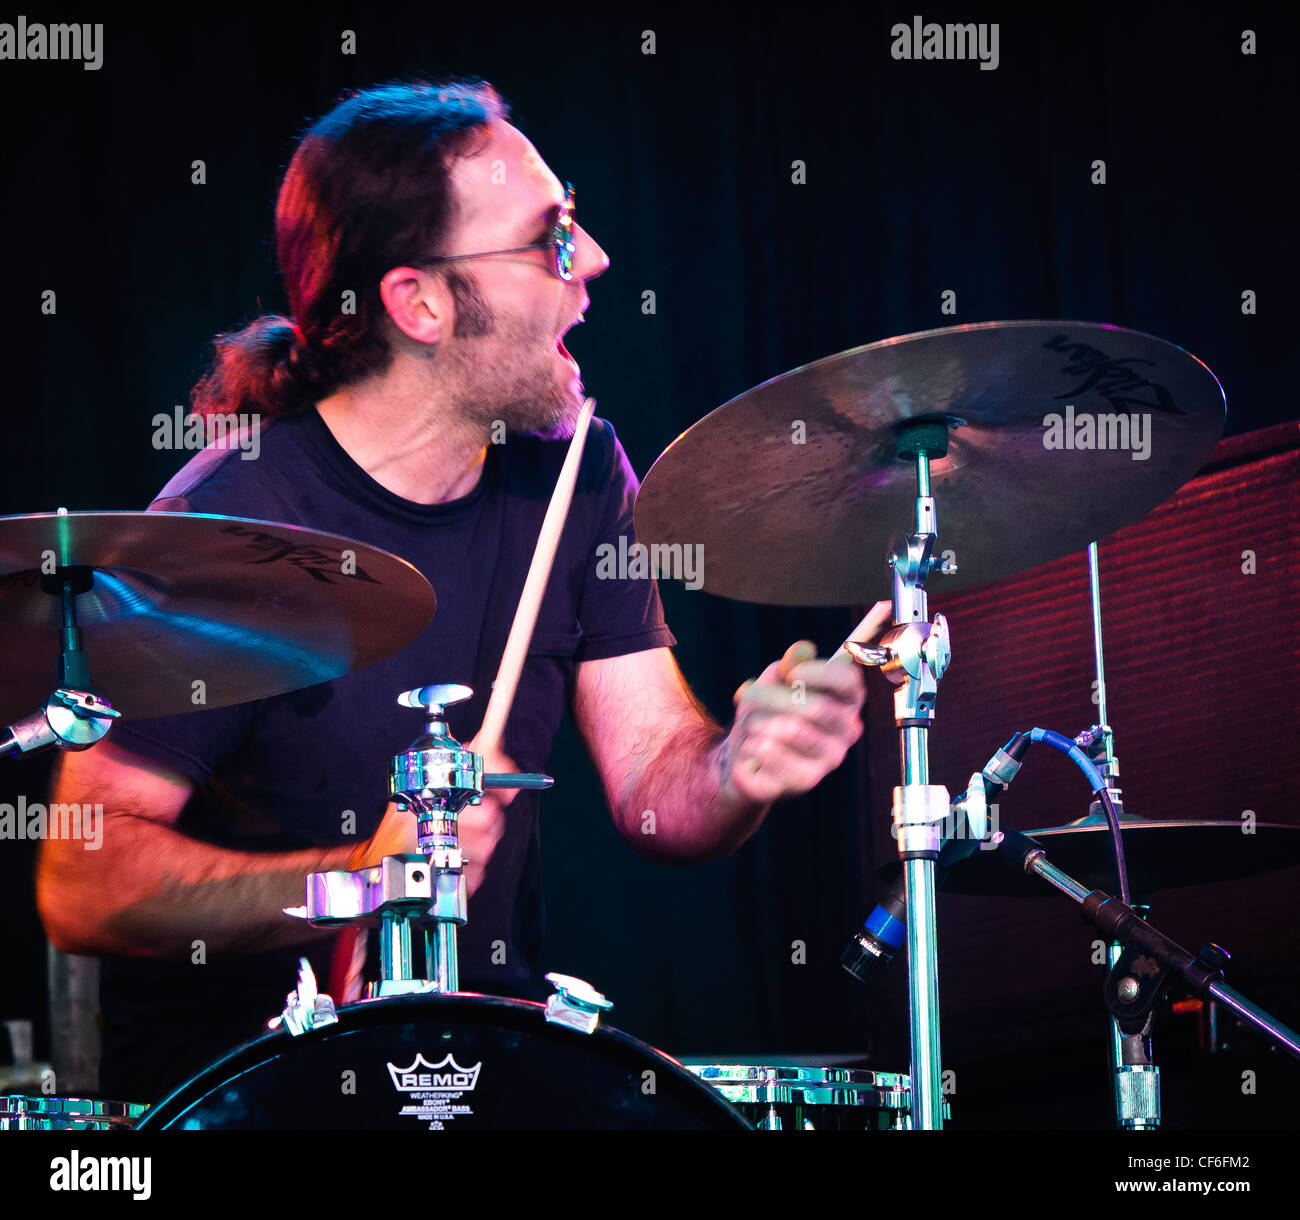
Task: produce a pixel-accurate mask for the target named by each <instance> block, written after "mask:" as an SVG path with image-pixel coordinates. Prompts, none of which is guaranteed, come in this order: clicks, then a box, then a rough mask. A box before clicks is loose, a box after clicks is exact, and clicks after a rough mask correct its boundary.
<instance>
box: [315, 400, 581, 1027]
mask: <svg viewBox="0 0 1300 1220" xmlns="http://www.w3.org/2000/svg"><path fill="white" fill-rule="evenodd" d="M595 410H596V400H595V399H594V398H588V399H587V401H586V402H584V403H583V404H582V410H581V411H580V412H579V413H578V423H577V426H576V428H575V429H574V433H573V439H572V440H571V441H570V442H569V452H568V453H566V454H565V455H564V465H563V466H561V467H560V477H559V478H558V479H557V480H556V481H555V490H554V491H553V492H551V502H550V504H548V505H547V506H546V516H545V517H543V518H542V528H541V530H540V532H539V533H538V535H537V547H536V549H535V550H534V551H533V559H532V562H531V563H530V564H529V565H528V575H527V577H526V578H525V579H524V591H523V592H522V593H521V594H520V595H519V605H518V607H517V608H516V610H515V621H514V622H513V623H511V625H510V634H509V635H508V636H507V637H506V649H505V652H504V653H503V654H502V656H501V666H500V668H499V669H498V670H497V680H496V681H495V682H493V683H492V695H491V698H489V700H488V706H487V711H486V712H485V713H484V714H483V724H482V726H481V727H480V728H479V731H478V735H477V737H476V739H475V742H474V744H475V745H476V746H477V747H478V750H477V751H476V752H477V753H479V754H488V753H489V752H496V751H498V750H499V749H500V746H501V737H502V734H503V733H504V732H505V727H506V719H507V718H508V717H509V715H510V705H511V704H512V703H514V701H515V691H516V689H517V688H518V686H519V675H520V674H521V673H522V672H523V668H524V659H525V658H526V657H527V655H528V645H529V643H530V642H531V640H532V638H533V628H534V627H535V626H536V625H537V613H538V611H539V610H540V609H541V607H542V595H543V594H544V593H545V592H546V584H547V581H548V580H549V579H550V576H551V565H552V564H553V563H554V562H555V552H556V549H557V548H558V547H559V544H560V534H561V533H562V532H563V530H564V522H565V520H566V519H567V517H568V515H569V505H570V503H572V501H573V489H574V487H575V486H576V484H577V482H578V465H579V463H580V462H581V461H582V447H583V446H584V445H585V444H586V443H587V429H588V426H589V425H590V424H591V417H592V415H593V414H594V413H595ZM365 961H366V938H365V936H364V935H363V934H362V931H361V929H360V928H344V929H343V931H342V932H341V933H340V934H339V938H338V940H337V941H336V942H335V945H334V954H333V959H332V962H331V965H330V972H329V980H330V984H329V985H330V994H332V995H333V996H335V997H336V1001H335V1002H336V1003H339V1004H350V1003H351V1002H352V1001H353V1000H357V999H360V997H361V988H362V972H363V970H364V968H365Z"/></svg>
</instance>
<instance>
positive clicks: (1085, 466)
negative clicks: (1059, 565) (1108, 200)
mask: <svg viewBox="0 0 1300 1220" xmlns="http://www.w3.org/2000/svg"><path fill="white" fill-rule="evenodd" d="M1051 417H1058V418H1059V424H1057V423H1056V422H1055V420H1053V419H1052V418H1051ZM1102 417H1104V418H1102ZM926 419H936V420H944V421H947V422H948V424H949V447H948V453H947V456H945V457H942V458H938V459H935V460H933V461H932V464H931V465H932V470H931V484H932V494H933V495H934V496H935V498H936V501H937V507H938V522H939V524H938V550H939V551H940V552H943V551H951V552H953V557H954V558H955V562H956V564H957V568H958V571H957V572H956V573H955V574H954V575H951V576H935V577H933V579H932V580H931V581H930V587H931V588H935V589H937V590H938V591H943V590H946V589H954V590H955V589H959V588H966V587H969V586H971V585H975V584H980V583H983V582H985V581H989V580H995V579H997V578H998V577H1001V576H1006V575H1008V574H1010V573H1013V572H1018V571H1022V570H1024V569H1026V568H1030V567H1034V566H1036V565H1038V564H1041V563H1046V562H1048V561H1049V560H1053V559H1057V558H1060V557H1061V556H1062V555H1068V554H1071V553H1073V552H1076V551H1081V550H1083V549H1084V548H1086V547H1087V545H1088V544H1089V543H1090V542H1093V541H1096V540H1098V539H1100V538H1104V537H1105V536H1106V535H1108V534H1110V533H1113V532H1114V531H1115V530H1117V529H1119V528H1120V527H1121V526H1123V525H1127V524H1128V523H1130V522H1132V521H1136V520H1137V519H1138V518H1139V517H1141V516H1143V514H1145V513H1147V512H1148V511H1149V510H1151V509H1152V508H1154V507H1155V506H1156V505H1157V504H1159V503H1161V502H1162V501H1163V500H1165V499H1167V498H1168V497H1169V496H1170V495H1172V494H1173V493H1174V492H1175V491H1176V490H1177V489H1178V488H1179V487H1181V486H1182V485H1183V484H1184V483H1185V482H1186V481H1187V480H1188V479H1190V478H1191V477H1192V476H1193V475H1194V474H1195V473H1196V471H1197V469H1198V468H1199V467H1200V466H1201V465H1202V464H1203V463H1204V462H1205V461H1206V459H1207V458H1208V457H1209V456H1210V452H1211V450H1212V449H1213V448H1214V445H1215V442H1216V441H1217V440H1218V438H1219V435H1220V433H1221V432H1222V430H1223V421H1224V396H1223V391H1222V389H1221V388H1220V386H1219V383H1218V381H1217V380H1216V379H1215V377H1214V374H1213V373H1211V372H1210V370H1209V369H1208V368H1206V367H1205V365H1204V364H1202V363H1201V361H1199V360H1198V359H1196V358H1195V357H1194V356H1192V355H1189V354H1188V353H1187V352H1185V351H1184V350H1183V349H1182V348H1180V347H1176V346H1175V345H1174V344H1172V343H1168V342H1166V341H1165V340H1163V339H1157V338H1154V337H1152V336H1150V335H1144V334H1139V333H1138V332H1136V331H1131V330H1124V329H1122V328H1121V327H1117V326H1105V325H1099V324H1096V323H1089V322H1052V321H1030V322H983V323H978V324H975V325H971V326H956V327H949V328H945V329H942V330H931V331H924V332H922V333H920V334H915V335H903V336H902V337H900V338H895V339H885V340H883V341H881V342H879V343H872V344H868V345H867V346H866V347H859V348H854V349H853V350H851V351H846V352H841V353H839V354H838V355H835V356H828V357H827V358H826V359H824V360H819V361H817V362H816V363H814V364H810V365H806V366H805V367H803V368H799V369H795V370H794V371H793V372H789V373H785V374H783V375H782V376H779V377H775V378H773V379H772V380H771V381H766V382H764V383H763V384H762V385H759V386H756V387H755V388H753V389H752V390H749V391H747V392H746V393H744V394H741V395H740V396H739V397H738V398H733V399H732V400H731V401H730V402H728V403H726V404H725V405H724V406H721V407H719V408H718V409H717V410H716V411H713V412H712V413H711V414H710V415H708V416H706V417H705V418H704V419H702V420H701V421H700V422H699V423H697V424H695V425H694V426H693V427H691V428H689V429H687V431H686V432H684V433H683V434H682V435H681V436H679V437H678V438H677V440H675V441H674V442H673V443H672V444H671V445H670V446H669V447H668V449H667V450H666V451H665V452H664V453H663V454H662V455H661V456H660V458H659V460H658V461H657V462H655V464H654V466H653V467H651V469H650V472H649V474H648V475H647V476H646V478H645V482H644V483H643V485H642V487H641V492H640V494H639V495H638V497H637V501H636V512H635V522H636V534H637V540H638V541H639V542H641V543H643V544H645V545H647V546H653V545H654V544H669V545H671V544H682V545H684V546H692V547H695V546H698V547H700V548H701V549H700V550H699V551H696V552H693V554H695V555H698V556H699V559H700V560H701V561H702V562H701V564H700V566H701V567H702V580H703V587H704V588H705V589H707V590H708V591H709V592H711V593H716V594H720V595H721V596H724V597H731V598H737V599H739V600H741V601H752V602H769V603H774V604H777V605H803V606H822V605H825V606H833V605H859V604H863V603H870V602H873V601H875V600H876V599H877V598H878V597H880V596H882V593H883V591H887V589H888V583H887V573H886V568H885V556H886V553H887V551H888V548H889V543H890V540H891V537H892V536H893V534H894V533H895V532H896V531H898V532H902V533H908V532H910V531H911V529H912V525H913V521H914V517H915V511H914V502H915V497H916V494H917V485H916V470H915V465H914V462H912V461H910V460H909V461H904V460H900V459H899V458H898V457H896V456H895V441H896V438H897V436H898V433H899V430H900V429H901V428H902V427H903V426H904V425H905V424H907V423H909V422H916V421H919V420H926ZM1099 441H1100V442H1101V443H1105V444H1110V445H1116V446H1118V445H1119V444H1120V443H1121V442H1122V443H1124V444H1125V445H1126V446H1127V447H1125V448H1118V447H1111V448H1097V447H1095V446H1096V445H1097V444H1098V443H1099ZM1057 443H1059V444H1060V445H1061V446H1066V447H1060V448H1053V447H1049V445H1055V444H1057ZM1084 445H1092V446H1094V447H1092V448H1084V447H1082V446H1084ZM662 554H664V555H665V556H667V555H668V554H669V553H668V552H663V553H662ZM652 557H653V552H652ZM659 566H660V570H661V571H663V570H664V567H665V565H664V564H660V565H659ZM665 574H666V575H671V574H672V573H671V571H666V572H665ZM698 578H699V577H698V576H697V577H695V578H694V579H698ZM695 587H698V586H695Z"/></svg>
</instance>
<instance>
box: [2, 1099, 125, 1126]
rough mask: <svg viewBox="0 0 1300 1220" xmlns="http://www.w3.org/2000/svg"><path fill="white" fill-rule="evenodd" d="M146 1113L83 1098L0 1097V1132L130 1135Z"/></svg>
mask: <svg viewBox="0 0 1300 1220" xmlns="http://www.w3.org/2000/svg"><path fill="white" fill-rule="evenodd" d="M148 1109H149V1107H148V1106H146V1105H142V1104H139V1103H137V1102H132V1101H92V1100H90V1099H89V1098H85V1097H16V1096H14V1097H0V1131H129V1130H130V1129H131V1128H132V1127H134V1126H135V1125H136V1124H137V1123H138V1122H139V1121H140V1119H141V1118H143V1117H144V1113H145V1111H146V1110H148Z"/></svg>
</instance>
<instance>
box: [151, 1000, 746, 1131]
mask: <svg viewBox="0 0 1300 1220" xmlns="http://www.w3.org/2000/svg"><path fill="white" fill-rule="evenodd" d="M545 1011H546V1009H545V1005H542V1004H534V1003H531V1002H529V1001H525V1000H509V999H502V998H500V997H497V996H485V995H473V994H466V993H457V994H453V995H435V994H429V995H411V996H391V997H387V998H384V999H376V1000H363V1001H360V1002H359V1003H356V1004H348V1005H345V1006H344V1007H342V1008H340V1009H339V1012H338V1022H337V1023H336V1024H332V1025H322V1026H318V1027H316V1028H315V1029H311V1030H308V1031H307V1032H306V1033H303V1034H299V1035H297V1036H294V1035H293V1034H291V1033H289V1032H288V1031H287V1030H285V1029H283V1028H281V1029H279V1030H276V1031H275V1032H274V1033H270V1034H266V1035H264V1036H263V1037H261V1038H258V1039H257V1040H256V1041H255V1042H250V1043H249V1044H248V1045H246V1046H243V1047H241V1048H239V1049H238V1050H236V1051H234V1052H232V1053H231V1054H229V1055H227V1056H226V1057H225V1058H224V1059H221V1060H219V1061H218V1062H217V1063H214V1064H213V1065H212V1066H211V1067H208V1068H206V1069H204V1071H203V1072H201V1073H200V1074H199V1075H198V1076H196V1077H195V1078H194V1079H193V1080H191V1081H190V1082H189V1083H188V1084H185V1085H182V1086H181V1088H179V1089H177V1090H176V1091H175V1092H173V1093H172V1094H171V1095H170V1096H168V1097H166V1098H164V1099H163V1100H162V1101H161V1102H159V1103H158V1104H157V1105H155V1106H154V1107H153V1108H152V1109H151V1110H150V1112H149V1114H148V1115H147V1116H146V1117H145V1119H144V1121H143V1122H142V1123H140V1126H139V1129H140V1130H142V1131H143V1130H155V1129H159V1128H172V1129H213V1130H271V1131H274V1130H354V1129H358V1128H366V1129H371V1128H373V1129H378V1130H390V1131H418V1130H451V1131H461V1130H490V1129H496V1130H501V1129H506V1130H538V1129H569V1130H593V1129H597V1128H624V1129H634V1130H654V1129H676V1130H689V1129H696V1130H699V1129H710V1128H711V1129H717V1130H726V1129H733V1130H735V1129H744V1128H747V1127H748V1126H749V1124H748V1123H747V1122H746V1121H745V1119H744V1118H743V1117H742V1116H741V1115H740V1113H739V1112H738V1111H736V1110H735V1109H733V1108H732V1107H731V1105H730V1104H728V1102H727V1101H725V1100H724V1099H723V1098H722V1097H721V1096H720V1095H719V1094H718V1093H717V1092H716V1091H715V1090H713V1089H711V1088H709V1087H708V1086H707V1085H704V1084H702V1083H700V1081H698V1080H697V1079H696V1078H695V1077H694V1076H693V1075H691V1073H690V1072H688V1071H686V1069H685V1068H683V1067H682V1066H681V1065H680V1064H679V1063H677V1062H676V1061H675V1060H672V1059H669V1058H668V1057H667V1056H666V1055H662V1054H660V1053H659V1052H658V1051H656V1050H654V1049H653V1048H652V1047H649V1046H647V1045H645V1043H643V1042H639V1041H637V1040H636V1039H635V1038H632V1037H630V1036H629V1035H627V1034H625V1033H622V1032H621V1031H620V1030H617V1029H613V1028H611V1027H609V1026H607V1025H604V1024H601V1025H599V1026H597V1027H596V1029H595V1030H594V1031H593V1032H591V1033H589V1034H587V1033H582V1032H580V1031H579V1030H576V1029H572V1028H569V1027H568V1026H565V1025H561V1024H558V1023H551V1022H548V1021H547V1020H546V1019H545V1016H544V1014H545Z"/></svg>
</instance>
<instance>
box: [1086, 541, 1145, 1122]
mask: <svg viewBox="0 0 1300 1220" xmlns="http://www.w3.org/2000/svg"><path fill="white" fill-rule="evenodd" d="M1088 591H1089V595H1090V598H1091V603H1092V651H1093V659H1094V662H1095V665H1096V670H1097V678H1096V682H1097V686H1096V690H1097V719H1098V722H1099V723H1098V725H1097V729H1096V733H1097V737H1096V740H1095V741H1094V742H1093V743H1092V744H1093V747H1094V749H1093V762H1094V763H1095V764H1096V766H1097V769H1098V770H1099V771H1100V772H1101V774H1102V777H1103V778H1104V779H1105V781H1106V789H1107V791H1108V792H1109V793H1110V797H1111V800H1112V801H1113V802H1114V805H1115V809H1116V811H1117V812H1118V813H1119V815H1120V817H1121V818H1123V816H1124V798H1123V795H1122V793H1121V792H1120V787H1119V762H1118V760H1117V759H1116V757H1115V735H1114V733H1113V732H1112V731H1111V727H1110V719H1109V717H1108V715H1107V712H1106V668H1105V663H1104V659H1103V655H1102V644H1101V576H1100V570H1099V567H1098V559H1097V544H1096V543H1095V542H1091V543H1089V544H1088ZM1080 744H1085V743H1084V742H1082V741H1080ZM1088 816H1089V817H1090V818H1101V817H1102V811H1101V802H1100V800H1096V799H1094V801H1093V803H1092V806H1091V807H1090V808H1089V810H1088ZM1133 907H1134V909H1135V910H1137V911H1138V913H1139V914H1141V915H1143V916H1145V915H1146V912H1147V910H1148V908H1147V906H1146V904H1145V903H1142V902H1138V901H1134V902H1133ZM1123 949H1124V946H1123V945H1121V944H1120V942H1119V941H1117V940H1112V941H1110V943H1109V944H1108V945H1107V948H1106V964H1107V965H1108V966H1109V967H1110V968H1111V969H1112V970H1113V969H1114V967H1115V964H1116V963H1117V962H1118V961H1119V959H1120V954H1121V953H1122V952H1123ZM1109 1026H1110V1028H1109V1030H1108V1032H1107V1038H1106V1050H1107V1053H1108V1055H1109V1056H1110V1081H1111V1099H1112V1101H1113V1103H1114V1106H1115V1126H1116V1127H1117V1128H1119V1130H1121V1131H1154V1130H1155V1129H1156V1128H1158V1127H1159V1126H1160V1069H1159V1068H1158V1067H1157V1066H1156V1065H1155V1064H1154V1063H1152V1061H1151V1038H1150V1032H1151V1022H1150V1021H1148V1022H1147V1026H1146V1028H1145V1029H1143V1030H1142V1031H1141V1032H1140V1033H1136V1034H1126V1033H1124V1031H1123V1030H1122V1029H1120V1026H1119V1022H1118V1021H1117V1020H1116V1019H1115V1016H1114V1014H1111V1016H1110V1018H1109Z"/></svg>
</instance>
